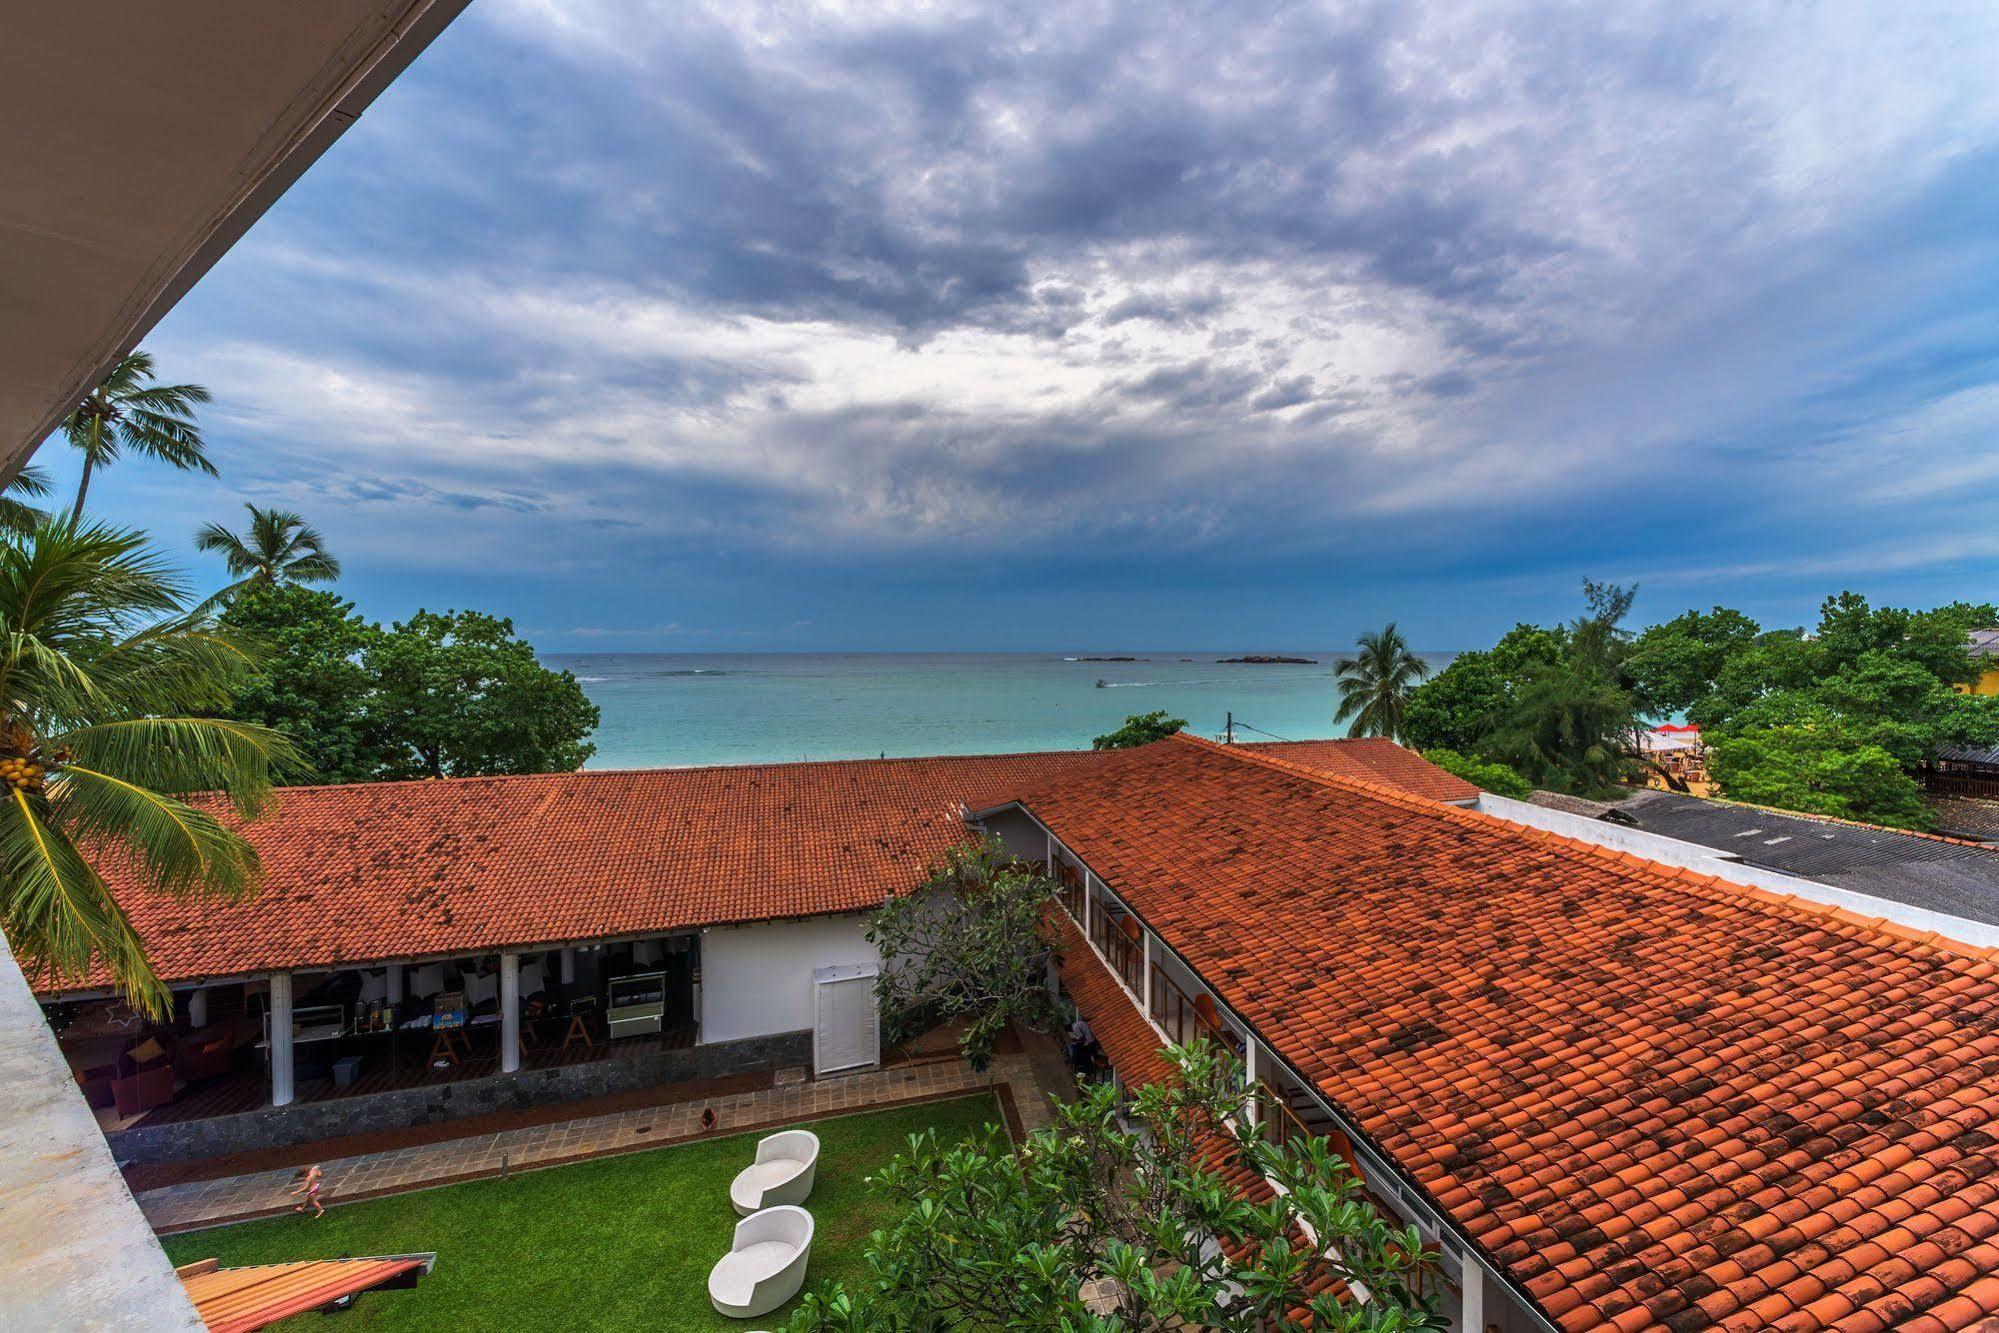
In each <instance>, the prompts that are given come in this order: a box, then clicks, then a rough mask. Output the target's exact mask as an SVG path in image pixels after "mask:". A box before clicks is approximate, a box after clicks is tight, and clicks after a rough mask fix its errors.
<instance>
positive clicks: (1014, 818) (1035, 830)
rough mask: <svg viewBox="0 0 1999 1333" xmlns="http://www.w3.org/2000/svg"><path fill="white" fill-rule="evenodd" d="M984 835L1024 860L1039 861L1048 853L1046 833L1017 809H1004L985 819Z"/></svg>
mask: <svg viewBox="0 0 1999 1333" xmlns="http://www.w3.org/2000/svg"><path fill="white" fill-rule="evenodd" d="M985 829H986V836H988V837H990V838H991V839H992V840H993V841H994V842H997V843H998V844H999V845H1000V846H1002V847H1004V848H1006V850H1007V851H1009V852H1011V853H1012V854H1013V855H1015V856H1018V857H1020V858H1021V859H1022V860H1026V861H1040V860H1043V859H1045V858H1046V857H1047V855H1048V835H1047V834H1046V833H1043V832H1042V831H1041V826H1040V825H1039V824H1036V823H1035V822H1034V821H1033V820H1031V819H1029V818H1028V817H1027V816H1026V815H1024V814H1022V813H1021V812H1020V811H1018V810H1004V811H1001V812H1000V813H999V814H996V815H994V816H993V817H992V818H990V819H988V820H986V821H985Z"/></svg>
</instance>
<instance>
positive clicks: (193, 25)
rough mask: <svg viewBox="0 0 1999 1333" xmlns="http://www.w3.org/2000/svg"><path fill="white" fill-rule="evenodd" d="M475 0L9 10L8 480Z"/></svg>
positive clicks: (1, 176)
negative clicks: (103, 376) (94, 384)
mask: <svg viewBox="0 0 1999 1333" xmlns="http://www.w3.org/2000/svg"><path fill="white" fill-rule="evenodd" d="M467 3H468V0H88V2H87V3H68V2H67V0H0V125H4V126H6V127H7V128H6V131H5V132H4V133H0V478H5V477H10V476H12V475H13V473H14V471H15V470H16V469H17V468H18V467H19V466H20V465H21V464H22V463H23V462H25V461H26V459H27V457H28V455H29V454H30V453H32V452H33V451H34V448H35V446H36V445H37V444H39V443H40V442H41V441H42V440H43V439H44V438H45V437H46V436H47V435H48V433H49V432H50V431H51V430H52V429H53V428H54V427H55V424H56V423H57V422H58V421H60V420H61V419H62V417H63V416H64V415H65V414H66V413H67V412H68V411H69V410H70V408H71V407H73V406H74V405H75V403H76V402H77V401H78V400H79V399H80V398H81V397H82V396H83V394H84V392H85V390H86V388H87V387H88V386H89V385H90V384H91V383H92V382H93V381H94V380H95V379H96V378H97V377H98V376H99V375H100V374H101V373H102V372H103V370H104V369H105V368H106V367H108V366H109V365H110V364H111V363H112V362H113V361H114V360H116V359H117V358H118V357H120V356H122V355H124V354H125V353H126V352H128V351H130V350H131V349H132V348H133V347H135V346H137V345H138V342H139V340H140V339H141V338H142V337H144V336H145V335H146V334H147V333H148V332H150V331H151V329H152V327H153V325H154V324H156V323H158V322H159V320H160V317H161V316H162V315H164V314H166V312H167V311H168V310H170V309H171V308H172V307H173V304H174V302H176V301H178V300H179V299H180V298H181V295H182V294H183V293H185V292H186V291H187V289H188V288H189V287H191V286H193V285H194V283H195V281H196V280H197V279H199V278H200V277H201V275H202V274H204V273H206V272H207V271H208V269H209V268H210V266H212V265H213V264H214V263H215V261H216V260H217V259H220V258H221V257H222V255H223V254H224V252H226V251H227V250H228V249H229V247H230V246H231V245H234V244H235V243H236V240H237V238H238V237H240V236H241V235H242V234H243V233H244V231H245V230H247V229H248V228H249V226H250V224H251V223H253V222H255V221H256V220H257V219H258V218H259V217H260V216H262V215H263V212H264V210H265V209H267V208H269V207H270V206H271V204H272V203H274V202H275V201H276V200H277V198H278V197H279V196H280V195H282V194H283V193H284V192H285V190H286V189H288V188H289V187H290V186H291V183H292V182H293V181H295V180H297V179H298V177H299V175H300V173H302V172H303V171H304V170H305V169H306V168H307V167H309V166H311V165H312V163H313V162H314V161H315V160H316V159H317V158H318V157H319V155H320V154H321V153H323V152H325V151H326V149H327V147H328V146H329V145H330V144H332V142H333V141H334V140H335V139H337V138H339V137H340V134H341V131H343V130H344V129H346V128H347V126H348V125H350V124H352V123H353V121H354V118H355V117H356V116H358V115H360V114H361V111H362V110H363V109H364V108H365V107H366V106H367V105H368V103H369V102H371V101H373V100H374V98H375V95H376V94H377V93H379V92H381V91H382V89H384V88H386V87H388V85H389V84H390V83H391V82H392V81H394V79H395V77H396V76H397V75H398V74H400V73H402V71H403V70H404V69H405V68H406V67H407V66H408V65H409V63H410V61H412V60H414V59H415V58H416V57H417V55H418V54H419V53H420V52H422V50H423V49H424V47H426V46H428V45H429V44H430V42H431V39H433V38H434V37H436V36H437V34H438V33H440V32H442V31H443V30H444V28H445V26H446V25H447V24H449V23H450V22H451V20H452V19H454V18H456V17H457V16H458V13H459V11H461V10H462V9H464V7H465V5H466V4H467Z"/></svg>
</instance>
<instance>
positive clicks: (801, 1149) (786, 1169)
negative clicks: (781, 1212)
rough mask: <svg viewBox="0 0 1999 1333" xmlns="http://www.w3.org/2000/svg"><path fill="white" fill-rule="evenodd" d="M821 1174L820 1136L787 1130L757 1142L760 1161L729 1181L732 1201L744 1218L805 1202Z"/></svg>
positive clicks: (803, 1131) (730, 1200)
mask: <svg viewBox="0 0 1999 1333" xmlns="http://www.w3.org/2000/svg"><path fill="white" fill-rule="evenodd" d="M818 1174H819V1136H818V1135H817V1134H814V1133H813V1132H812V1131H811V1130H809V1129H787V1130H786V1131H784V1133H782V1134H773V1135H771V1136H770V1137H769V1138H767V1139H765V1140H763V1141H762V1142H761V1143H759V1144H757V1160H756V1161H754V1162H752V1163H750V1165H748V1166H746V1167H744V1168H743V1169H742V1170H741V1171H739V1172H737V1173H736V1178H735V1179H734V1180H732V1181H730V1182H729V1202H730V1203H732V1204H734V1205H735V1206H736V1211H737V1212H738V1213H739V1214H741V1215H742V1216H744V1217H748V1216H749V1215H750V1214H751V1213H754V1212H756V1211H758V1210H759V1209H762V1208H769V1207H772V1206H774V1205H776V1204H780V1203H804V1202H805V1201H806V1200H807V1199H808V1198H810V1197H811V1196H812V1182H813V1179H814V1178H815V1177H817V1176H818Z"/></svg>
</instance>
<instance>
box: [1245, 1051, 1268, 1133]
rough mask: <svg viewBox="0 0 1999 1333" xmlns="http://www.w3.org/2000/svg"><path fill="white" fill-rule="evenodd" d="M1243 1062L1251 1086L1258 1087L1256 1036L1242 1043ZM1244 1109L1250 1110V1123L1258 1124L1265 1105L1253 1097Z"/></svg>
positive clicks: (1252, 1087)
mask: <svg viewBox="0 0 1999 1333" xmlns="http://www.w3.org/2000/svg"><path fill="white" fill-rule="evenodd" d="M1242 1063H1243V1073H1244V1075H1245V1076H1246V1077H1247V1078H1248V1079H1249V1086H1250V1088H1251V1089H1252V1090H1254V1089H1255V1087H1256V1073H1257V1071H1256V1038H1255V1037H1251V1038H1250V1039H1249V1040H1248V1041H1246V1042H1244V1043H1243V1044H1242ZM1243 1109H1244V1110H1245V1111H1246V1112H1248V1114H1249V1123H1250V1124H1252V1125H1254V1124H1256V1123H1257V1120H1258V1118H1259V1117H1261V1115H1262V1114H1263V1106H1262V1104H1261V1103H1260V1102H1259V1101H1258V1100H1257V1099H1256V1098H1255V1097H1251V1098H1250V1099H1249V1103H1248V1105H1247V1106H1245V1107H1244V1108H1243Z"/></svg>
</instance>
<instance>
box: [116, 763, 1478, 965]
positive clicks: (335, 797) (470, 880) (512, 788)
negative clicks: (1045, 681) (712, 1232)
mask: <svg viewBox="0 0 1999 1333" xmlns="http://www.w3.org/2000/svg"><path fill="white" fill-rule="evenodd" d="M1337 744H1338V746H1339V750H1338V751H1337V753H1338V754H1339V755H1341V756H1346V757H1347V758H1346V759H1345V760H1335V759H1331V758H1321V759H1320V760H1319V761H1318V762H1323V763H1338V762H1346V763H1347V764H1348V767H1350V768H1353V769H1354V770H1355V771H1361V769H1360V767H1359V763H1360V761H1359V760H1357V759H1354V758H1353V756H1358V755H1361V754H1364V753H1369V752H1371V750H1372V749H1373V748H1375V747H1372V746H1367V747H1356V743H1353V742H1338V743H1337ZM1382 744H1386V745H1389V747H1390V748H1392V749H1393V748H1398V747H1394V746H1393V745H1392V744H1391V743H1388V742H1382ZM1401 753H1403V754H1404V755H1407V752H1406V751H1401ZM1112 757H1113V754H1112V753H1111V752H1104V751H1092V750H1080V751H1076V750H1071V751H1053V752H1044V753H1039V754H1005V755H959V756H946V757H939V758H929V759H887V760H874V759H864V760H847V761H834V762H821V763H793V764H754V765H745V766H740V767H722V768H688V769H654V770H641V771H620V772H586V773H555V774H540V775H531V776H519V777H496V778H456V779H445V780H437V781H428V782H377V783H356V784H352V785H347V786H331V787H289V788H286V789H284V790H283V791H282V792H280V793H279V795H278V800H277V804H276V807H275V808H274V809H273V810H271V811H270V812H269V813H267V814H266V815H265V816H264V817H263V818H261V819H259V820H257V821H256V822H255V823H253V824H250V825H249V826H247V828H246V829H245V832H246V834H247V836H248V837H249V839H250V841H251V843H252V844H253V845H254V846H255V847H256V848H257V851H258V853H259V854H260V855H261V856H262V858H263V862H264V871H265V877H264V884H263V887H262V889H261V890H260V891H259V892H258V893H257V894H256V896H255V897H254V898H252V899H250V900H249V901H246V902H242V903H236V904H216V903H190V902H185V901H178V900H175V899H172V898H168V897H165V896H162V895H159V894H156V893H149V892H146V891H143V890H141V889H139V888H137V887H136V886H135V885H134V884H132V883H130V882H119V880H118V877H117V876H116V875H115V874H114V875H113V880H114V889H115V890H116V892H117V896H118V900H119V902H120V903H121V904H123V906H124V907H125V909H126V911H127V912H128V913H130V914H131V917H132V920H133V923H134V925H135V926H136V927H137V928H138V931H139V935H140V938H141V939H143V940H144V941H145V944H146V950H147V954H148V956H149V957H150V958H151V959H152V961H153V966H154V967H155V968H156V969H157V970H158V971H159V973H160V975H161V976H162V978H164V979H165V980H166V981H168V982H169V983H173V982H188V981H197V980H200V979H202V978H205V977H223V976H234V975H240V974H244V973H254V972H260V971H269V970H274V969H282V968H301V967H323V966H339V965H352V964H356V963H363V962H372V961H378V960H381V959H385V958H410V957H419V956H425V955H435V954H450V953H473V952H480V951H495V950H498V949H501V948H515V947H522V948H525V947H532V946H536V945H551V944H560V943H563V942H565V941H571V940H589V939H600V938H606V937H615V936H619V935H638V934H654V933H662V932H666V931H671V930H683V929H689V928H693V927H698V926H706V925H719V924H723V923H728V922H744V921H761V920H769V919H776V918H787V917H802V916H816V915H822V914H827V913H834V912H850V911H858V910H862V909H865V908H868V907H872V906H875V905H876V904H878V903H880V902H881V900H882V898H883V897H884V896H885V895H886V894H888V893H890V892H898V891H902V890H905V889H908V888H910V887H913V886H914V885H915V884H916V883H917V882H918V881H919V880H920V878H921V877H922V873H923V870H924V868H925V867H926V865H927V864H928V863H929V862H930V861H932V860H933V859H935V858H936V857H937V856H938V854H940V853H941V852H942V851H943V850H944V848H945V847H946V846H948V845H950V844H951V843H952V842H954V841H958V840H962V839H964V838H965V837H966V836H968V835H967V832H966V829H965V827H964V824H963V821H962V820H961V819H960V817H959V812H960V810H961V807H962V804H963V803H964V802H965V801H967V800H968V799H973V798H975V797H979V796H980V795H981V794H982V793H984V794H987V795H990V796H991V799H992V800H995V801H997V800H1004V799H1005V798H1007V797H1008V796H1010V795H1011V794H1012V793H1013V791H1014V790H1015V789H1016V788H1018V787H1019V786H1020V785H1021V784H1022V783H1024V782H1029V781H1034V780H1038V779H1040V778H1044V777H1053V776H1057V775H1059V774H1064V773H1081V772H1086V771H1088V770H1089V769H1090V768H1091V767H1093V766H1095V765H1097V764H1100V763H1103V762H1104V761H1106V760H1109V759H1111V758H1112ZM1407 757H1408V758H1409V759H1411V760H1413V762H1414V765H1415V767H1408V766H1399V775H1400V776H1401V777H1402V778H1404V779H1405V780H1409V781H1412V782H1415V781H1418V780H1421V779H1422V778H1423V774H1422V770H1426V769H1427V770H1429V772H1431V773H1439V774H1440V773H1441V770H1438V769H1434V768H1431V766H1430V765H1428V764H1425V763H1423V761H1422V760H1420V759H1416V758H1415V756H1413V755H1408V756H1407ZM1368 763H1369V764H1370V765H1372V766H1373V767H1376V768H1379V767H1381V766H1382V765H1383V763H1384V761H1383V760H1381V759H1380V758H1378V757H1375V758H1371V759H1370V760H1369V761H1368ZM1341 771H1345V770H1341ZM1443 776H1445V777H1448V776H1449V775H1448V774H1443ZM1453 781H1455V779H1453ZM104 980H105V978H104V977H102V976H101V975H100V976H98V977H96V978H93V979H91V983H90V984H97V985H101V984H103V983H104Z"/></svg>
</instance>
